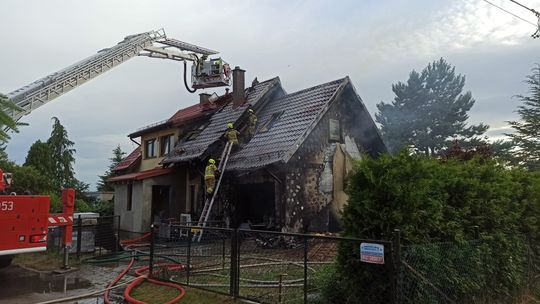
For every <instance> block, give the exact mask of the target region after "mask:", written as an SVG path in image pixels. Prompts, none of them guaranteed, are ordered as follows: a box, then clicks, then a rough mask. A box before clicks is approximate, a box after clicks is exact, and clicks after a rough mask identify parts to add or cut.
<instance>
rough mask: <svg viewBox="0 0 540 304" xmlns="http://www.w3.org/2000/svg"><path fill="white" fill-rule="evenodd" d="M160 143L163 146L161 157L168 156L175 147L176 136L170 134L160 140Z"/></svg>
mask: <svg viewBox="0 0 540 304" xmlns="http://www.w3.org/2000/svg"><path fill="white" fill-rule="evenodd" d="M159 142H160V144H161V149H160V152H159V153H160V154H159V155H160V156H164V155H167V154H169V152H171V149H172V148H173V147H174V135H173V134H169V135H166V136H163V137H161V138H160V140H159Z"/></svg>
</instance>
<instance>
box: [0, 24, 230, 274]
mask: <svg viewBox="0 0 540 304" xmlns="http://www.w3.org/2000/svg"><path fill="white" fill-rule="evenodd" d="M216 54H218V52H216V51H213V50H210V49H207V48H203V47H200V46H197V45H193V44H190V43H186V42H183V41H179V40H176V39H173V38H169V37H167V36H166V34H165V31H164V30H163V29H160V30H157V31H149V32H145V33H140V34H136V35H130V36H127V37H125V38H124V40H122V41H120V42H119V43H118V44H116V45H115V46H113V47H110V48H106V49H102V50H100V51H98V52H97V53H96V54H94V55H92V56H90V57H88V58H86V59H84V60H82V61H79V62H77V63H75V64H73V65H70V66H69V67H67V68H65V69H62V70H60V71H58V72H56V73H53V74H50V75H48V76H46V77H43V78H41V79H38V80H36V81H34V82H32V83H30V84H28V85H26V86H24V87H22V88H20V89H17V90H15V91H13V92H11V93H8V94H7V97H8V98H9V99H10V100H11V101H12V102H13V103H14V104H16V105H17V106H18V107H19V108H20V109H22V111H11V112H9V113H6V114H8V115H10V116H11V117H12V118H13V119H14V120H16V121H18V120H19V119H20V118H22V117H23V116H24V115H27V114H29V113H30V112H32V111H33V110H35V109H37V108H38V107H40V106H42V105H44V104H45V103H47V102H49V101H51V100H53V99H55V98H57V97H58V96H60V95H62V94H64V93H67V92H68V91H70V90H72V89H74V88H76V87H78V86H80V85H81V84H83V83H85V82H87V81H89V80H90V79H93V78H95V77H97V76H99V75H101V74H103V73H105V72H107V71H108V70H110V69H112V68H113V67H115V66H117V65H119V64H121V63H123V62H125V61H127V60H128V59H131V58H134V57H136V56H147V57H150V58H158V59H169V60H173V61H181V62H183V63H184V85H185V86H186V89H187V90H188V91H189V92H191V93H193V92H195V91H196V90H197V89H204V88H213V87H220V86H229V85H230V83H231V70H230V67H229V64H227V63H226V62H225V61H223V60H222V59H221V58H220V57H215V58H213V59H210V58H209V56H215V55H216ZM187 61H190V62H192V63H193V65H192V68H191V89H190V88H189V86H188V80H187V67H186V62H187ZM10 184H11V175H10V174H9V173H4V172H2V170H0V192H3V193H5V192H6V190H7V189H8V187H9V185H10ZM12 194H13V195H0V266H5V265H9V263H10V262H11V259H12V257H13V255H15V254H20V253H27V252H37V251H44V250H45V249H46V243H47V231H48V227H49V226H66V229H65V232H64V244H65V245H66V246H68V245H69V244H70V243H71V229H72V223H73V203H74V199H75V192H74V191H73V189H68V190H64V192H63V193H62V201H63V204H64V209H63V213H62V214H57V215H50V214H49V205H50V199H49V197H48V196H42V195H15V193H12Z"/></svg>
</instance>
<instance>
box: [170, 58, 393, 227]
mask: <svg viewBox="0 0 540 304" xmlns="http://www.w3.org/2000/svg"><path fill="white" fill-rule="evenodd" d="M233 73H234V74H233V78H234V84H233V92H232V93H231V94H227V95H225V96H222V97H220V98H221V101H222V102H223V100H225V99H226V102H225V105H224V106H223V107H222V108H221V109H220V110H217V111H216V112H215V113H213V114H212V116H211V117H210V118H209V120H208V121H206V122H205V124H204V125H203V126H202V127H200V132H198V133H197V134H196V135H193V136H191V137H189V138H188V137H186V138H183V139H181V140H180V141H179V142H178V143H177V144H176V146H175V147H174V149H173V150H172V151H171V152H170V153H169V154H168V155H166V156H165V157H164V159H163V160H162V161H161V164H162V165H163V166H164V167H167V168H168V169H170V170H175V168H187V171H189V172H191V174H189V177H190V178H189V179H187V180H186V185H185V190H184V191H187V192H190V193H191V196H190V198H191V200H190V201H184V202H182V201H177V202H176V203H177V204H180V205H185V207H184V208H180V209H182V210H184V211H186V212H189V213H191V214H192V218H195V219H196V218H197V216H198V215H199V214H200V211H201V210H202V205H203V203H204V201H203V195H202V194H203V191H200V190H201V189H202V188H203V186H202V185H204V183H203V181H202V179H203V175H202V172H203V171H204V166H205V165H206V161H207V160H208V158H210V157H212V158H214V159H218V158H219V156H220V154H221V152H222V151H223V148H224V145H225V139H224V138H223V134H224V131H225V129H226V124H227V123H229V122H230V123H233V124H234V125H235V126H236V128H237V129H238V130H239V131H240V132H241V134H245V132H244V130H245V127H246V123H247V121H246V120H247V110H248V109H250V108H251V109H253V110H254V111H255V113H256V115H257V116H258V125H257V130H256V133H255V135H254V136H253V137H252V138H245V137H242V135H241V138H240V146H239V147H238V148H237V149H236V150H235V151H234V152H233V153H232V154H231V156H230V159H229V162H228V164H227V166H226V169H225V170H224V172H222V174H224V176H223V181H222V185H221V188H220V190H219V192H218V199H217V203H216V204H215V205H214V207H213V209H212V212H213V216H212V217H213V218H214V219H219V220H224V221H226V222H227V223H228V224H229V225H231V226H233V227H235V226H236V227H237V226H239V225H241V224H242V223H248V224H249V225H250V226H251V227H254V228H262V229H275V230H281V231H292V232H305V231H329V230H330V231H331V230H339V228H340V225H339V211H340V210H341V208H342V207H343V205H344V204H345V203H346V201H347V196H346V194H345V192H344V188H345V181H346V177H347V174H348V173H349V172H350V170H351V169H352V164H353V161H354V159H357V158H360V157H361V155H362V154H363V153H365V154H368V155H371V156H377V155H378V154H379V153H382V152H385V151H386V147H385V145H384V143H383V141H382V139H381V136H380V134H379V131H378V129H377V127H376V125H375V123H374V122H373V119H372V118H371V116H370V114H369V113H368V111H367V109H366V107H365V105H364V104H363V102H362V99H361V98H360V97H359V96H358V94H357V93H356V90H355V88H354V86H353V85H352V83H351V81H350V79H349V78H348V77H345V78H342V79H338V80H335V81H331V82H328V83H324V84H321V85H318V86H314V87H311V88H308V89H305V90H301V91H298V92H294V93H287V92H285V90H284V89H283V88H282V86H281V82H280V80H279V78H273V79H270V80H267V81H264V82H260V83H259V82H257V81H254V82H253V83H252V85H251V87H249V88H247V89H245V88H244V71H243V70H241V69H239V68H236V69H235V70H234V72H233ZM197 173H198V174H197ZM197 190H199V191H198V192H197Z"/></svg>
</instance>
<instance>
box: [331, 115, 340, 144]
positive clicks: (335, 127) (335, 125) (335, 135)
mask: <svg viewBox="0 0 540 304" xmlns="http://www.w3.org/2000/svg"><path fill="white" fill-rule="evenodd" d="M329 127H330V140H332V141H340V140H341V128H340V125H339V120H337V119H330V120H329Z"/></svg>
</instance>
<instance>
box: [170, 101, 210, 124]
mask: <svg viewBox="0 0 540 304" xmlns="http://www.w3.org/2000/svg"><path fill="white" fill-rule="evenodd" d="M210 109H211V108H210ZM205 110H209V108H203V107H202V106H201V105H200V104H194V105H192V106H189V107H187V108H183V109H180V110H178V111H177V112H176V113H175V114H174V115H173V116H172V117H171V118H170V119H169V121H170V122H172V123H173V124H176V123H180V122H185V121H188V120H191V119H193V118H198V117H201V116H202V115H203V112H204V111H205Z"/></svg>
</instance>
